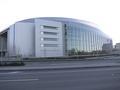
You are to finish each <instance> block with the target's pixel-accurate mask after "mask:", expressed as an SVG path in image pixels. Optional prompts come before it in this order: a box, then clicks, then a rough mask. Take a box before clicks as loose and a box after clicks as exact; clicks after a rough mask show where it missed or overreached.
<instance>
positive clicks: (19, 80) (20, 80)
mask: <svg viewBox="0 0 120 90" xmlns="http://www.w3.org/2000/svg"><path fill="white" fill-rule="evenodd" d="M37 80H39V79H16V80H0V82H25V81H37Z"/></svg>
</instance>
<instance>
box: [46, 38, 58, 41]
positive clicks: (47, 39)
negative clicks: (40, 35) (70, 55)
mask: <svg viewBox="0 0 120 90" xmlns="http://www.w3.org/2000/svg"><path fill="white" fill-rule="evenodd" d="M57 40H58V38H44V41H57Z"/></svg>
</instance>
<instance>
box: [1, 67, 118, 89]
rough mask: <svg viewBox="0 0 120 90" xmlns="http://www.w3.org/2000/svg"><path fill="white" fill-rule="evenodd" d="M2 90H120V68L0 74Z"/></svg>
mask: <svg viewBox="0 0 120 90" xmlns="http://www.w3.org/2000/svg"><path fill="white" fill-rule="evenodd" d="M0 90H120V68H99V69H82V70H80V69H76V70H53V71H14V72H0Z"/></svg>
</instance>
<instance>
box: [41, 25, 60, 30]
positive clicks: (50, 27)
mask: <svg viewBox="0 0 120 90" xmlns="http://www.w3.org/2000/svg"><path fill="white" fill-rule="evenodd" d="M43 28H44V29H54V30H57V29H58V27H55V26H46V25H44V26H43Z"/></svg>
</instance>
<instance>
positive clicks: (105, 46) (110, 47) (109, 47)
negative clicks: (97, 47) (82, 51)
mask: <svg viewBox="0 0 120 90" xmlns="http://www.w3.org/2000/svg"><path fill="white" fill-rule="evenodd" d="M112 50H113V45H112V43H108V44H103V46H102V51H104V52H106V53H108V54H110V53H112Z"/></svg>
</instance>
